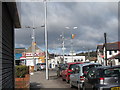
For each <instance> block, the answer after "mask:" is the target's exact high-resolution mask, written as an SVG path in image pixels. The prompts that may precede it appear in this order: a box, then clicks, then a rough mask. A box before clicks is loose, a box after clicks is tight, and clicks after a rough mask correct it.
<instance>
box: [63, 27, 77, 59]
mask: <svg viewBox="0 0 120 90" xmlns="http://www.w3.org/2000/svg"><path fill="white" fill-rule="evenodd" d="M65 28H66V29H72V30H75V29H77V28H78V27H76V26H75V27H71V28H70V27H65ZM72 30H71V53H72V61H73V39H74V37H73V35H74V34H72Z"/></svg>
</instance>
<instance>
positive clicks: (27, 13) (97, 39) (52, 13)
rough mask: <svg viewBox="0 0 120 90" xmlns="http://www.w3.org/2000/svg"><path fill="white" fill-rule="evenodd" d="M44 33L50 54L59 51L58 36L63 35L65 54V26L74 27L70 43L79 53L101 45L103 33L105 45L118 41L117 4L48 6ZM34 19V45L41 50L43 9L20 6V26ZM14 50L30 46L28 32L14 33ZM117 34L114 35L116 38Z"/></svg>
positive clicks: (30, 22)
mask: <svg viewBox="0 0 120 90" xmlns="http://www.w3.org/2000/svg"><path fill="white" fill-rule="evenodd" d="M47 8H48V9H47V12H48V13H47V25H48V27H47V30H48V46H49V49H50V51H52V52H54V50H52V49H54V48H55V47H57V48H58V51H59V50H60V49H59V48H60V47H61V46H60V43H61V42H60V41H58V38H60V37H59V36H60V34H62V32H64V35H65V39H67V40H66V41H65V47H66V52H69V50H70V47H71V45H70V44H71V43H70V34H71V33H70V32H71V31H70V30H67V29H65V27H66V26H69V27H71V30H72V27H74V26H77V27H78V29H76V30H72V32H73V33H74V34H76V37H75V39H74V50H76V51H78V52H79V51H80V50H84V49H83V47H85V48H90V49H93V50H94V49H96V45H97V44H101V43H104V37H103V34H104V32H106V33H107V35H108V37H107V38H108V41H109V42H114V41H117V39H118V36H117V35H118V34H117V33H118V19H117V18H118V4H117V3H102V2H101V3H100V2H99V3H93V2H89V3H87V2H86V3H83V2H79V3H78V2H75V3H73V2H69V3H68V2H64V3H48V7H47ZM34 15H35V16H36V17H37V19H36V22H35V26H36V27H39V28H38V29H37V30H36V41H37V43H38V45H39V46H40V47H42V48H44V28H41V27H40V26H41V25H43V24H44V7H43V3H40V2H39V3H22V12H21V17H22V25H23V26H24V25H30V26H32V23H33V18H34ZM15 34H16V47H17V46H24V45H25V46H26V47H27V46H29V45H30V44H31V39H30V34H31V30H22V31H16V33H15ZM116 34H117V35H116Z"/></svg>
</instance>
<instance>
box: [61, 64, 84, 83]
mask: <svg viewBox="0 0 120 90" xmlns="http://www.w3.org/2000/svg"><path fill="white" fill-rule="evenodd" d="M82 63H83V62H73V63H67V64H66V65H65V68H64V70H62V72H61V76H62V80H63V81H64V80H66V82H67V83H69V80H70V74H71V72H72V69H73V68H74V67H75V65H76V64H82Z"/></svg>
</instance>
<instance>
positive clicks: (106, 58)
mask: <svg viewBox="0 0 120 90" xmlns="http://www.w3.org/2000/svg"><path fill="white" fill-rule="evenodd" d="M106 37H107V35H106V33H104V38H105V43H104V45H105V65H106V66H107V39H106Z"/></svg>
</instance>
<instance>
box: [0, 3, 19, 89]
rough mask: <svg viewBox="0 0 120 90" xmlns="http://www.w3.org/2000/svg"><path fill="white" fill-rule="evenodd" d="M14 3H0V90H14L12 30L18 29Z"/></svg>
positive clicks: (16, 10)
mask: <svg viewBox="0 0 120 90" xmlns="http://www.w3.org/2000/svg"><path fill="white" fill-rule="evenodd" d="M20 27H21V25H20V20H19V14H18V9H17V5H16V2H0V90H2V89H3V90H4V89H14V87H15V86H14V85H15V76H14V75H15V71H14V70H15V68H14V29H15V28H20Z"/></svg>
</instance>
